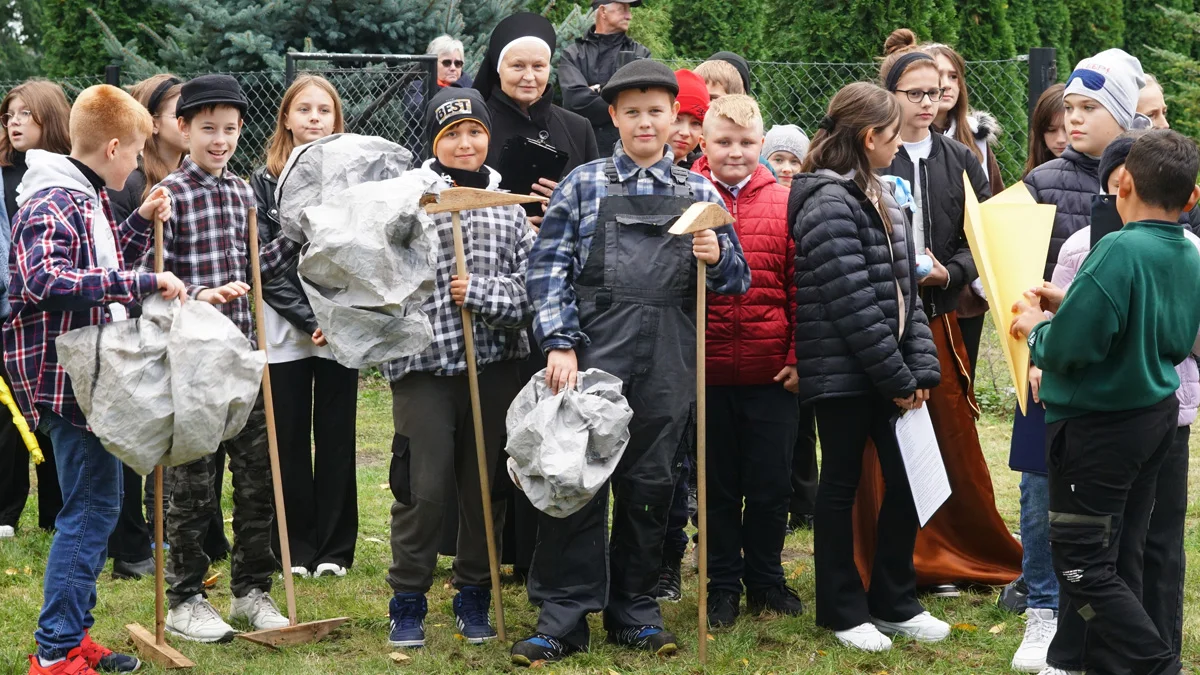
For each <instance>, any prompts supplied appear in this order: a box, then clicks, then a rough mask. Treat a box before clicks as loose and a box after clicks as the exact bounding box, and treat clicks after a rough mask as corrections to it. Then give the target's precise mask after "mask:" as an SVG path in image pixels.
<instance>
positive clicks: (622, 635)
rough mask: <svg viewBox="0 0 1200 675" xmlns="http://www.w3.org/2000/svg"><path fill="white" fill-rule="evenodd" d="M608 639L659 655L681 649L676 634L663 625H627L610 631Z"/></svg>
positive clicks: (624, 645)
mask: <svg viewBox="0 0 1200 675" xmlns="http://www.w3.org/2000/svg"><path fill="white" fill-rule="evenodd" d="M608 641H609V642H612V643H614V644H618V645H621V646H622V647H632V648H633V649H644V650H646V651H649V652H654V654H655V655H657V656H666V655H667V654H674V653H675V652H676V651H678V650H679V644H678V643H679V641H678V640H676V639H675V634H674V633H672V632H671V631H669V630H667V629H665V628H663V627H661V626H626V627H624V628H621V629H619V630H616V631H609V632H608Z"/></svg>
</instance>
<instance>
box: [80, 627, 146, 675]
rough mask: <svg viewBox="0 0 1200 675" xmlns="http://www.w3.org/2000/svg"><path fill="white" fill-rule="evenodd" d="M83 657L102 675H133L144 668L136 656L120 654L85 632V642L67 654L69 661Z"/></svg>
mask: <svg viewBox="0 0 1200 675" xmlns="http://www.w3.org/2000/svg"><path fill="white" fill-rule="evenodd" d="M77 656H78V657H82V658H83V660H85V661H87V664H88V666H90V667H91V668H93V669H95V670H98V671H100V672H102V673H132V672H133V671H135V670H137V669H138V668H141V667H142V662H141V661H139V660H138V659H137V657H136V656H129V655H128V654H118V653H117V652H114V651H113V650H111V649H109V648H108V647H105V646H104V645H101V644H100V643H98V642H96V641H94V640H92V636H91V634H90V633H89V632H88V631H84V632H83V642H81V643H79V646H78V647H76V648H75V649H72V650H71V651H69V652H67V660H68V661H69V660H71V659H73V658H75V657H77Z"/></svg>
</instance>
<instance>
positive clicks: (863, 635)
mask: <svg viewBox="0 0 1200 675" xmlns="http://www.w3.org/2000/svg"><path fill="white" fill-rule="evenodd" d="M833 635H834V637H836V638H837V639H838V642H840V643H842V644H844V645H846V646H847V647H853V648H855V649H858V650H861V651H864V652H886V651H887V650H889V649H891V648H892V640H891V638H889V637H888V636H886V635H884V634H883V633H880V632H879V629H878V628H876V627H875V624H873V623H864V624H860V625H858V626H855V627H854V628H851V629H849V630H839V631H837V632H835V633H834V634H833Z"/></svg>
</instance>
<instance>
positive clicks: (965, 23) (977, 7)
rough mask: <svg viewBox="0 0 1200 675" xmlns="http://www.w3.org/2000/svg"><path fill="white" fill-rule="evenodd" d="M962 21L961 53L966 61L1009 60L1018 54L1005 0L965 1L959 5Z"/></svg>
mask: <svg viewBox="0 0 1200 675" xmlns="http://www.w3.org/2000/svg"><path fill="white" fill-rule="evenodd" d="M959 12H960V14H961V17H962V24H961V25H960V26H959V29H958V41H957V42H955V43H954V46H955V49H957V51H958V53H960V54H962V55H963V58H965V59H967V60H980V61H981V60H994V59H1008V58H1012V57H1013V56H1014V55H1015V53H1016V52H1015V49H1014V47H1013V33H1012V27H1011V26H1010V25H1009V23H1008V6H1007V4H1006V3H1005V2H1004V0H964V1H963V2H962V3H961V4H960V5H959Z"/></svg>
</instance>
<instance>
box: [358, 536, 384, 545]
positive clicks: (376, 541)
mask: <svg viewBox="0 0 1200 675" xmlns="http://www.w3.org/2000/svg"><path fill="white" fill-rule="evenodd" d="M363 541H369V542H371V543H372V544H382V543H383V540H382V539H379V538H377V537H367V538H365V539H363Z"/></svg>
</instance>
